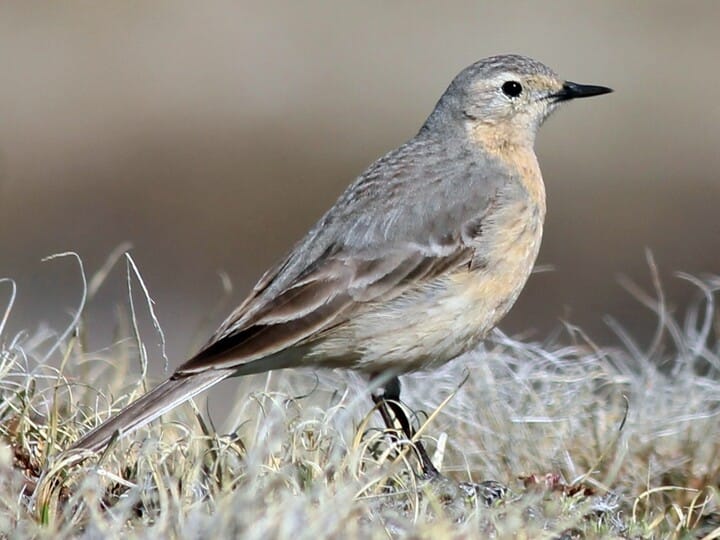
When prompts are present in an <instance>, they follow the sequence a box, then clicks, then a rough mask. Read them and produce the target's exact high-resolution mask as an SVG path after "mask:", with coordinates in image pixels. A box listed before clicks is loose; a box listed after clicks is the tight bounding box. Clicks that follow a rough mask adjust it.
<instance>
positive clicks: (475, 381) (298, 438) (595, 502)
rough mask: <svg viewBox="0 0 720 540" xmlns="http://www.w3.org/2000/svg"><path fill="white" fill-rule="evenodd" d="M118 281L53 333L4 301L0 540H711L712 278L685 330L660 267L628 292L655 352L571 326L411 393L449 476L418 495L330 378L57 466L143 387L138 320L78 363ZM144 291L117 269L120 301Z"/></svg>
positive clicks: (287, 386)
mask: <svg viewBox="0 0 720 540" xmlns="http://www.w3.org/2000/svg"><path fill="white" fill-rule="evenodd" d="M118 256H119V255H117V254H116V256H115V257H114V258H112V262H113V264H114V262H116V261H117V259H118ZM78 260H79V259H78ZM110 266H111V264H109V265H107V266H106V267H104V268H103V269H102V271H101V272H100V273H99V274H98V275H96V276H95V277H93V279H91V280H89V281H88V283H87V286H86V288H85V292H84V294H83V298H82V302H81V309H80V310H79V313H78V317H76V318H75V319H74V321H73V323H72V325H71V326H70V327H69V328H68V329H67V330H66V331H64V332H62V333H60V334H55V333H52V332H50V331H47V330H45V331H38V332H35V333H22V334H20V335H16V336H10V335H7V332H6V331H5V327H6V320H7V318H8V317H9V316H10V315H11V310H12V304H13V301H14V300H13V299H14V292H13V294H12V295H11V296H12V298H11V300H10V301H9V302H8V307H7V309H6V310H5V311H4V312H0V536H2V537H38V538H71V537H73V538H74V537H85V538H96V537H102V538H118V537H122V538H153V539H157V538H166V537H181V538H214V537H238V536H240V537H243V538H292V539H293V540H297V539H299V538H446V537H447V538H468V537H475V538H562V539H567V540H569V539H574V538H705V539H711V538H720V509H719V508H718V486H720V454H719V450H720V444H719V443H720V440H719V437H718V419H719V415H720V409H719V407H718V404H719V402H720V382H719V380H720V377H719V374H720V344H719V343H718V340H717V335H718V324H719V322H720V319H719V318H718V317H719V316H718V311H717V310H716V308H715V294H716V291H717V290H719V289H720V279H718V278H712V277H711V278H707V279H705V280H697V279H694V278H691V277H689V276H682V279H687V280H690V281H692V282H693V283H694V285H695V286H696V289H697V291H698V293H699V299H698V300H697V302H695V303H694V304H693V305H692V307H691V308H690V309H689V310H688V311H687V312H686V313H680V314H675V313H673V312H672V311H671V310H670V309H669V308H668V306H667V302H666V300H665V299H664V297H663V295H662V289H661V287H660V285H659V282H658V280H657V277H656V276H657V274H656V272H655V269H654V265H652V262H651V269H652V270H653V272H652V275H653V277H654V283H655V290H654V291H653V292H652V294H651V293H646V292H644V291H642V290H640V289H639V288H637V287H636V286H634V285H632V284H627V286H628V288H629V289H630V290H631V292H632V293H633V294H634V295H635V296H636V297H637V298H638V300H639V301H641V302H643V303H645V304H646V305H647V306H648V308H649V309H651V310H652V312H653V313H654V315H653V316H654V317H656V319H657V321H658V331H657V334H656V336H655V338H654V339H653V340H652V342H651V343H650V345H648V346H647V347H641V346H640V345H639V344H637V343H635V342H634V341H633V340H632V338H631V337H630V335H629V334H628V333H627V332H626V331H624V330H623V329H621V328H620V327H618V326H617V325H616V324H615V323H614V322H613V321H608V322H609V324H610V325H611V326H613V327H614V328H615V329H616V330H617V332H618V334H619V336H620V337H621V339H622V341H623V343H624V346H623V347H617V348H601V347H598V346H596V345H594V344H593V343H592V341H591V340H590V339H589V338H587V337H586V336H585V335H584V334H583V333H582V332H581V331H580V330H579V329H577V328H574V327H572V326H570V325H565V326H564V327H563V328H562V329H561V330H560V331H559V332H558V333H557V335H554V336H551V337H548V338H547V339H546V340H545V341H544V342H542V343H539V342H529V341H526V340H520V339H514V338H512V337H509V336H506V335H504V334H502V333H500V332H496V333H495V334H494V335H493V337H492V339H491V340H489V341H488V342H487V343H486V344H485V345H484V346H483V347H481V348H480V349H479V350H477V351H475V352H473V353H471V354H468V355H466V356H465V357H463V358H460V359H458V360H456V361H454V362H452V363H450V364H448V365H447V366H445V367H444V368H442V369H441V370H439V371H436V372H433V373H418V374H413V375H410V376H407V377H406V378H405V379H404V397H405V398H406V399H407V401H408V402H407V404H406V405H407V406H408V409H409V411H414V412H415V413H416V414H415V416H414V417H415V419H416V422H417V424H418V426H419V427H420V429H421V436H422V439H423V440H424V441H425V443H426V444H427V446H428V447H429V449H430V451H431V455H432V456H433V459H434V461H435V462H436V464H437V466H438V467H439V468H440V469H441V471H442V473H443V477H442V478H440V479H436V480H433V481H427V480H423V479H421V478H419V477H418V475H417V472H418V466H417V462H416V460H415V459H414V456H413V454H412V451H411V450H412V449H411V446H410V444H409V443H408V441H403V440H402V439H401V438H399V437H394V438H393V437H390V436H389V434H388V433H387V430H384V429H381V428H380V425H381V424H380V417H379V415H378V414H377V413H376V412H374V411H372V409H371V402H370V399H369V398H368V397H367V393H366V383H365V382H364V381H363V380H362V379H361V378H360V377H358V376H357V375H354V374H352V373H342V372H334V371H333V372H330V371H319V372H317V373H315V372H312V371H310V370H288V371H284V372H276V373H271V374H267V375H263V376H254V377H246V378H242V379H237V380H235V383H236V384H237V387H238V392H237V399H236V400H235V402H233V403H232V404H225V405H226V406H227V407H232V411H230V412H229V414H228V417H227V419H226V421H225V422H224V423H223V425H217V426H216V425H214V424H213V421H212V416H208V415H207V414H201V413H200V410H199V409H198V408H197V406H195V405H194V404H187V405H185V406H183V407H180V408H179V409H177V410H176V411H174V412H173V413H171V414H168V415H166V416H165V417H164V418H163V421H162V422H154V423H153V424H152V425H151V426H149V427H148V428H145V429H143V430H141V431H139V432H137V433H135V434H134V435H131V436H130V437H128V438H126V439H123V440H121V441H117V442H115V443H114V444H113V445H112V446H111V447H110V449H109V450H108V451H107V452H105V453H104V454H102V455H101V456H97V457H93V458H91V459H88V460H85V461H83V462H80V463H78V462H77V460H76V459H73V456H67V455H65V454H63V453H62V450H63V449H64V448H66V447H67V446H69V445H70V443H71V442H72V441H74V440H75V439H77V438H78V437H79V436H80V434H81V433H84V432H86V431H87V430H89V429H90V428H91V427H92V426H94V425H96V424H97V423H98V422H99V421H101V420H102V419H104V418H106V417H107V416H108V415H110V414H111V413H112V412H113V411H117V410H119V409H120V408H122V407H123V406H124V405H125V404H127V403H129V402H130V401H132V400H134V399H136V398H137V397H138V396H139V395H141V394H142V393H143V392H145V391H146V389H147V388H149V387H150V386H151V385H152V382H151V381H149V380H148V377H147V369H146V368H147V360H146V356H147V354H146V351H145V345H144V343H143V341H142V340H141V339H140V338H139V331H138V326H137V323H136V322H135V321H136V317H135V315H134V313H135V310H136V309H139V306H138V305H136V303H131V304H130V312H131V316H130V317H129V323H128V324H127V325H126V326H124V327H123V326H121V328H120V330H119V332H120V333H121V334H123V335H125V336H127V338H126V339H120V340H118V342H117V343H116V344H114V345H112V346H111V347H109V348H108V349H107V350H103V351H99V352H97V351H96V352H93V351H88V350H87V349H86V347H84V346H83V342H84V335H83V332H84V330H83V328H84V325H83V319H82V308H83V306H85V304H86V303H87V302H91V301H92V297H93V295H94V292H95V291H96V290H97V288H98V287H99V286H100V284H101V283H102V282H103V280H104V279H106V274H107V271H108V269H109V267H110ZM138 280H139V273H137V272H136V269H135V268H134V264H131V261H130V260H129V259H128V283H135V284H137V283H139V284H140V287H139V289H138V288H136V289H135V293H136V294H135V295H133V294H132V293H131V294H130V297H131V298H132V297H133V296H136V295H137V293H138V292H139V293H140V296H146V294H147V289H146V288H145V287H144V285H143V284H142V281H141V280H140V281H138ZM0 286H5V287H6V288H8V289H12V291H14V285H13V284H12V282H10V281H5V282H3V283H0ZM151 305H152V304H151V302H149V301H148V302H146V303H145V306H146V309H147V306H151ZM153 319H154V317H153ZM158 339H159V338H158ZM136 366H140V367H139V369H134V368H135V367H136ZM213 408H214V407H213ZM488 480H492V481H494V482H495V483H483V482H485V481H488Z"/></svg>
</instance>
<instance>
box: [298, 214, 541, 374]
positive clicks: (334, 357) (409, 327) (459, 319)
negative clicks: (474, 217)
mask: <svg viewBox="0 0 720 540" xmlns="http://www.w3.org/2000/svg"><path fill="white" fill-rule="evenodd" d="M505 210H507V211H506V212H503V213H502V214H499V215H498V216H497V218H498V219H496V220H494V223H493V224H492V228H491V229H490V230H488V231H486V234H484V235H483V236H484V241H483V242H484V243H481V244H479V245H478V250H482V252H481V255H482V260H483V264H482V265H480V266H478V267H476V268H471V267H470V266H463V267H461V268H458V269H456V270H455V271H453V272H452V273H449V274H446V275H444V276H440V277H438V278H436V279H435V280H433V281H430V282H427V283H424V284H423V285H420V286H417V287H411V288H409V289H407V290H406V291H405V292H404V293H403V294H401V295H399V296H397V297H395V298H393V299H392V300H386V301H384V302H383V303H377V304H374V305H372V304H370V305H368V306H367V308H366V309H364V310H362V311H360V312H359V313H356V314H355V315H354V316H353V317H352V319H351V320H350V321H348V322H347V323H345V324H343V325H342V327H340V328H337V331H335V332H332V333H331V334H330V335H327V336H326V338H325V339H323V340H322V342H320V343H317V344H316V345H315V346H314V347H313V348H312V349H313V350H312V351H311V352H310V355H311V356H313V357H314V358H313V360H314V362H316V363H327V364H329V365H337V366H341V367H352V368H355V369H361V370H365V371H368V372H379V371H386V370H394V371H397V372H405V371H412V370H416V369H421V368H427V367H431V366H433V365H439V364H442V363H445V362H447V361H449V360H451V359H453V358H455V357H457V356H459V355H460V354H463V353H464V352H467V351H469V350H471V349H472V348H473V347H475V346H476V345H477V344H478V343H479V342H480V341H481V340H482V339H483V338H484V337H485V335H486V334H487V333H488V332H489V331H490V330H491V329H492V328H493V326H495V324H496V323H497V322H498V321H499V320H500V319H501V318H502V317H503V316H504V315H505V314H506V313H507V312H508V310H509V309H510V308H511V307H512V305H513V304H514V302H515V300H516V299H517V297H518V295H519V294H520V291H521V290H522V288H523V286H524V285H525V282H526V281H527V278H528V276H529V275H530V272H531V270H532V266H533V264H534V262H535V258H536V256H537V253H538V249H539V246H540V239H541V236H542V217H544V216H543V215H542V214H543V212H540V213H538V212H534V211H533V210H532V209H529V208H527V206H525V205H521V206H520V207H519V208H516V209H514V208H506V209H505ZM526 212H527V213H526Z"/></svg>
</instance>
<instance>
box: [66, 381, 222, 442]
mask: <svg viewBox="0 0 720 540" xmlns="http://www.w3.org/2000/svg"><path fill="white" fill-rule="evenodd" d="M231 374H232V371H227V370H217V371H216V370H207V371H203V372H200V373H193V374H192V375H188V376H185V377H178V378H170V379H168V380H166V381H165V382H163V383H161V384H160V385H158V386H156V387H155V388H153V389H152V390H150V392H148V393H147V394H145V395H144V396H142V397H141V398H140V399H138V400H137V401H134V402H133V403H131V404H130V405H128V406H127V407H125V408H124V409H123V410H121V411H120V412H119V413H117V414H116V415H115V416H112V417H110V418H108V419H107V420H105V422H103V423H102V424H100V425H99V426H98V427H96V428H95V429H93V430H92V431H91V432H90V433H88V434H86V435H85V436H84V437H82V438H81V439H80V440H79V441H77V442H76V443H75V444H73V445H72V446H71V447H70V448H69V449H68V450H70V451H72V450H91V451H93V452H98V451H100V450H102V449H104V448H105V447H106V446H107V445H108V443H109V442H110V440H111V439H112V437H113V436H114V435H115V433H118V432H119V436H120V437H124V436H125V435H127V434H128V433H132V432H133V431H135V430H136V429H139V428H141V427H142V426H144V425H145V424H147V423H149V422H152V421H153V420H155V419H156V418H157V417H158V416H160V415H162V414H164V413H166V412H167V411H169V410H170V409H172V408H173V407H176V406H177V405H180V404H181V403H183V402H185V401H187V400H189V399H190V398H192V397H193V396H195V395H197V394H199V393H200V392H202V391H203V390H206V389H207V388H209V387H211V386H212V385H214V384H216V383H218V382H220V381H221V380H223V379H225V378H226V377H228V376H230V375H231Z"/></svg>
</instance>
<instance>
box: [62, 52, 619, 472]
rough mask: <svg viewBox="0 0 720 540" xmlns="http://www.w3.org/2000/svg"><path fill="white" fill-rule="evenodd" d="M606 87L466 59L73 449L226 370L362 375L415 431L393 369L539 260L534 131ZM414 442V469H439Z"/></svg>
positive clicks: (440, 354)
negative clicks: (138, 393) (209, 330)
mask: <svg viewBox="0 0 720 540" xmlns="http://www.w3.org/2000/svg"><path fill="white" fill-rule="evenodd" d="M609 92H612V89H610V88H608V87H605V86H595V85H585V84H578V83H574V82H571V81H567V80H564V79H561V78H560V77H559V76H558V75H557V74H556V73H555V72H554V71H553V70H552V69H550V68H549V67H547V66H546V65H544V64H542V63H540V62H539V61H537V60H533V59H531V58H529V57H526V56H521V55H516V54H509V55H499V56H492V57H489V58H485V59H482V60H479V61H477V62H475V63H474V64H472V65H470V66H468V67H467V68H465V69H463V70H462V71H461V72H460V73H459V74H458V75H457V76H456V77H455V78H454V79H453V80H452V82H451V83H450V85H449V86H448V88H447V89H446V90H445V92H444V93H443V94H442V96H441V97H440V99H439V100H438V101H437V103H436V105H435V107H434V109H433V110H432V112H431V113H430V115H429V116H428V118H427V119H426V120H425V122H424V123H423V124H422V126H421V128H420V130H419V131H418V132H417V134H416V135H415V136H414V137H412V138H411V139H409V140H408V141H407V142H405V143H404V144H402V145H401V146H399V147H398V148H396V149H394V150H392V151H390V152H389V153H387V154H386V155H384V156H383V157H381V158H379V159H378V160H377V161H375V162H374V163H372V164H371V165H370V166H369V167H368V168H367V169H366V170H365V171H364V172H363V173H362V174H360V175H359V176H358V177H357V178H356V179H355V180H354V182H352V183H351V184H350V185H349V186H348V187H347V189H346V190H345V191H344V192H343V193H342V194H341V195H340V197H339V198H338V199H337V201H336V202H335V204H334V205H333V206H332V207H331V208H330V209H329V210H328V211H327V212H326V213H325V214H324V215H323V216H322V217H321V218H320V219H319V221H318V222H317V223H316V224H315V225H314V226H313V227H312V228H311V229H310V230H309V232H307V234H306V235H305V236H304V237H303V238H302V239H301V240H300V241H299V242H298V243H297V244H295V246H294V247H293V248H292V249H291V250H290V252H289V253H288V254H287V255H286V256H285V257H284V258H282V259H281V260H280V262H279V263H278V264H276V265H275V266H273V267H271V268H270V269H269V270H268V271H267V272H265V273H264V274H263V275H262V277H261V278H260V279H259V281H258V282H257V283H256V284H255V286H254V287H253V289H252V290H251V291H250V293H249V294H248V296H247V297H246V298H245V300H244V301H243V302H242V303H241V304H240V305H239V306H238V307H237V308H236V309H235V310H234V311H233V312H232V313H231V314H230V315H229V316H228V317H227V319H226V320H225V321H224V322H223V323H222V324H221V325H220V327H219V328H218V329H217V331H216V332H215V333H214V334H213V335H212V336H211V337H210V339H209V340H208V341H207V343H206V344H205V345H204V346H203V347H202V348H201V349H200V350H199V351H198V352H197V353H196V354H195V355H194V356H192V357H190V358H189V359H188V360H187V361H186V362H185V363H183V364H182V365H180V367H179V368H177V370H176V371H175V372H174V373H173V374H172V375H171V376H170V377H169V378H168V379H167V380H165V381H164V382H162V383H160V384H159V385H158V386H156V387H155V388H154V389H152V390H150V391H149V392H148V393H146V394H145V395H143V396H142V397H140V398H139V399H138V400H136V401H134V402H133V403H131V404H129V405H128V406H126V407H125V408H124V409H122V410H120V411H119V412H118V413H116V414H115V415H113V416H111V417H110V418H109V419H107V420H105V421H104V422H102V423H101V424H100V425H98V426H97V427H95V428H94V429H92V430H91V431H89V432H88V433H87V434H85V435H84V436H82V437H81V438H80V439H79V440H77V441H76V442H75V443H74V444H72V445H71V446H70V448H69V450H78V451H85V452H88V451H89V452H90V453H93V452H95V453H96V452H99V451H101V450H103V449H104V448H106V447H107V445H108V444H109V443H110V442H111V441H112V440H115V439H116V438H117V437H124V436H126V435H128V434H130V433H132V432H133V431H135V430H137V429H138V428H140V427H142V426H144V425H146V424H148V423H149V422H151V421H153V420H155V419H156V418H158V417H159V416H161V415H163V414H165V413H166V412H168V411H169V410H171V409H173V408H174V407H176V406H178V405H180V404H181V403H183V402H185V401H187V400H189V399H191V398H192V397H194V396H196V395H197V394H199V393H201V392H203V391H204V390H207V389H208V388H210V387H211V386H213V385H215V384H217V383H218V382H220V381H221V380H223V379H226V378H229V377H238V376H243V375H249V374H255V373H261V372H266V371H270V370H278V369H284V368H293V367H312V368H345V369H352V370H357V371H360V372H362V373H364V374H365V375H366V376H367V378H368V379H369V382H370V387H371V388H374V389H373V390H372V398H373V400H374V401H375V403H376V404H377V407H378V409H379V411H380V413H381V415H382V417H383V420H384V422H385V423H386V424H387V426H388V427H389V428H397V424H396V423H395V422H394V421H393V416H394V417H395V419H396V420H397V421H398V422H399V423H400V425H401V428H402V431H403V432H404V434H405V435H406V436H407V437H408V440H412V437H413V435H414V431H413V429H412V426H411V425H410V422H409V421H408V418H407V416H406V415H405V413H404V410H403V408H402V407H401V406H400V405H399V400H400V389H401V387H400V382H399V379H398V377H399V376H400V375H402V374H405V373H408V372H411V371H415V370H420V369H425V370H428V369H433V368H436V367H438V366H440V365H442V364H444V363H446V362H448V361H450V360H452V359H454V358H456V357H458V356H460V355H462V354H463V353H465V352H468V351H470V350H472V349H473V348H475V347H476V346H477V345H478V344H479V343H480V342H481V341H482V340H483V339H484V338H485V337H486V336H487V334H488V332H489V331H490V330H491V329H492V328H493V327H494V326H495V325H496V324H497V323H498V322H499V321H500V319H502V317H503V316H504V315H505V314H506V313H507V312H508V310H509V309H510V308H511V307H512V305H513V304H514V303H515V300H516V299H517V297H518V295H519V294H520V291H521V290H522V288H523V287H524V285H525V283H526V281H527V279H528V277H529V275H530V273H531V270H532V268H533V266H534V264H535V260H536V257H537V255H538V250H539V248H540V243H541V239H542V233H543V223H544V219H545V214H546V202H545V187H544V183H543V179H542V175H541V172H540V167H539V165H538V160H537V157H536V155H535V151H534V143H535V138H536V134H537V132H538V128H539V127H540V126H541V125H542V123H543V122H544V120H545V119H546V118H547V117H548V116H549V115H550V114H551V113H552V112H553V111H554V110H555V109H556V108H557V107H558V106H559V105H560V104H562V103H564V102H567V101H570V100H572V99H576V98H584V97H590V96H597V95H601V94H607V93H609ZM373 383H374V384H373ZM415 447H416V450H417V453H418V455H419V460H420V463H421V466H422V471H423V473H424V474H425V475H436V474H439V473H438V471H437V469H436V468H435V466H434V465H433V463H432V461H431V460H430V458H429V457H428V455H427V452H426V451H425V449H424V447H423V446H422V444H420V443H419V442H418V443H416V444H415Z"/></svg>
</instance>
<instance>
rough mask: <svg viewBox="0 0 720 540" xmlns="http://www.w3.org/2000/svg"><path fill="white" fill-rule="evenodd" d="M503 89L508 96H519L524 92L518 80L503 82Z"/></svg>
mask: <svg viewBox="0 0 720 540" xmlns="http://www.w3.org/2000/svg"><path fill="white" fill-rule="evenodd" d="M502 91H503V94H505V95H506V96H508V97H511V98H514V97H518V96H519V95H520V94H521V93H522V85H521V84H520V83H519V82H517V81H507V82H505V83H503V85H502Z"/></svg>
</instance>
